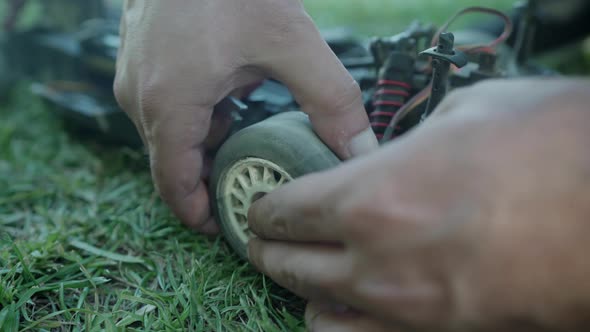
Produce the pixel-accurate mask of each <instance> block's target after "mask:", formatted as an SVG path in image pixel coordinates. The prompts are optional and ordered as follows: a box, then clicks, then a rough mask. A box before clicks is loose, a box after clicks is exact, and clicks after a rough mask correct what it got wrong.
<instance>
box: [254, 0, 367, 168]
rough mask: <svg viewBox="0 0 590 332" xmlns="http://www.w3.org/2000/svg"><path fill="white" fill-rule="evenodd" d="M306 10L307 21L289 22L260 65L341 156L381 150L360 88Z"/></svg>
mask: <svg viewBox="0 0 590 332" xmlns="http://www.w3.org/2000/svg"><path fill="white" fill-rule="evenodd" d="M301 10H302V11H303V12H302V13H301V15H302V18H301V19H299V20H294V21H293V22H290V24H289V28H288V29H286V32H285V37H284V38H283V39H282V40H281V45H278V46H279V47H274V48H273V52H272V53H271V54H268V55H266V56H265V58H264V59H263V61H262V63H261V64H260V65H261V67H262V68H265V69H266V70H267V71H268V72H269V74H270V75H271V76H273V77H275V78H276V79H278V80H280V81H281V82H283V83H285V84H286V85H287V87H288V88H289V90H290V91H291V92H292V93H293V94H294V96H295V99H296V100H297V102H298V103H299V104H300V105H301V110H302V111H303V112H305V113H307V114H308V115H309V118H310V120H311V123H312V125H313V128H314V130H315V132H316V133H317V134H318V136H319V137H320V138H321V139H322V140H323V141H324V143H326V145H328V146H329V147H330V148H331V149H332V150H333V151H334V152H335V153H336V154H338V155H339V156H340V157H341V158H344V159H348V158H351V157H353V156H356V155H360V154H364V153H367V152H369V151H372V150H374V149H376V148H377V147H378V143H377V139H376V137H375V135H374V133H373V131H372V130H371V128H370V126H369V119H368V115H367V112H366V110H365V108H364V104H363V98H362V94H361V90H360V88H359V85H358V84H357V82H356V81H355V80H354V79H353V78H352V76H351V75H350V73H349V72H348V71H347V70H346V68H345V67H344V65H343V64H342V62H341V61H340V60H339V59H338V58H337V57H336V55H335V54H334V52H333V51H332V50H331V49H330V47H329V46H328V44H327V43H326V41H325V40H324V39H323V38H322V36H321V34H320V32H319V31H318V29H317V27H316V26H315V24H314V23H313V21H312V20H311V18H310V17H309V16H308V15H307V14H306V13H305V11H304V9H303V8H302V9H301Z"/></svg>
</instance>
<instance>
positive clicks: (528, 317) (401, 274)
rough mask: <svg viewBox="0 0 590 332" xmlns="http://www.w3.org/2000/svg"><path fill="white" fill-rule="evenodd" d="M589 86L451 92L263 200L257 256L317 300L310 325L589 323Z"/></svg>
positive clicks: (476, 327)
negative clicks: (406, 123)
mask: <svg viewBox="0 0 590 332" xmlns="http://www.w3.org/2000/svg"><path fill="white" fill-rule="evenodd" d="M588 88H589V83H588V81H576V80H570V81H568V80H543V81H541V80H524V81H495V82H488V83H484V84H478V85H476V86H474V87H471V88H467V89H465V90H461V91H460V92H457V93H454V94H453V95H451V96H449V97H447V98H446V99H445V101H443V103H442V105H441V107H439V108H438V110H437V112H436V113H435V114H434V115H433V116H432V117H431V118H430V119H429V120H428V121H426V123H424V124H423V125H421V126H420V127H418V128H417V129H415V130H414V131H412V132H411V133H409V134H408V135H407V136H403V137H401V138H399V139H398V141H396V142H393V143H391V144H388V145H387V146H385V147H383V148H381V149H380V150H378V151H377V152H373V153H372V154H369V155H367V156H365V157H362V158H359V159H357V160H353V161H349V162H346V163H344V164H343V165H341V166H340V167H337V168H335V169H333V170H329V171H325V172H322V173H317V174H311V175H307V176H305V177H302V178H300V179H297V180H295V181H293V182H291V183H289V184H287V185H285V186H283V187H280V188H278V189H277V190H276V191H274V192H272V193H270V194H269V195H267V196H265V197H263V198H261V199H260V200H258V201H257V202H255V203H254V204H253V206H252V207H251V209H250V213H249V223H250V227H251V229H252V230H253V231H254V233H256V234H257V235H258V236H259V239H254V240H252V241H250V246H249V258H250V260H251V261H252V263H253V264H254V265H255V266H256V267H257V268H258V269H259V270H260V271H261V272H263V273H265V274H267V275H268V276H270V277H271V278H272V279H273V280H275V281H276V282H278V283H279V284H280V285H282V286H284V287H286V288H288V289H290V290H291V291H293V292H295V293H296V294H298V295H299V296H301V297H303V298H306V299H308V300H309V301H310V302H309V304H308V308H307V313H306V320H307V325H308V328H310V330H313V331H359V332H360V331H392V330H393V329H400V330H401V331H518V332H522V331H539V330H541V331H545V329H544V328H547V329H548V330H551V331H554V330H555V331H562V330H565V331H569V330H573V329H572V327H573V326H575V327H578V330H587V329H586V328H581V329H580V328H579V327H580V326H584V325H576V324H579V323H584V321H585V318H584V317H586V314H585V311H584V309H582V308H587V307H588V305H590V303H589V302H590V296H588V294H589V292H590V283H589V282H588V281H587V280H588V278H587V276H588V273H590V264H587V259H586V255H587V252H588V250H590V248H589V245H588V241H587V234H588V232H589V231H590V223H588V221H587V219H588V218H587V217H588V215H590V178H589V177H588V174H590V158H589V157H588V149H587V146H588V145H587V142H588V139H589V138H590V135H589V134H588V133H589V131H588V126H589V125H588V123H589V122H588V120H589V119H590V116H589V113H588V112H587V103H588V97H587V91H589V90H588ZM576 313H578V314H579V315H576Z"/></svg>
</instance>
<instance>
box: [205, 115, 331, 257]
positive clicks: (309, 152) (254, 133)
mask: <svg viewBox="0 0 590 332" xmlns="http://www.w3.org/2000/svg"><path fill="white" fill-rule="evenodd" d="M248 157H255V158H260V159H265V160H268V161H270V162H273V163H275V164H276V165H278V166H280V167H281V168H283V169H284V170H285V171H286V172H287V173H288V174H289V175H290V176H291V177H292V178H293V179H295V178H297V177H300V176H302V175H305V174H308V173H312V172H318V171H321V170H325V169H328V168H332V167H335V166H337V165H338V164H340V162H341V161H340V159H339V158H338V157H337V156H336V155H335V154H334V153H333V152H332V151H331V150H330V149H329V148H328V147H327V146H326V145H325V144H324V143H323V142H322V141H321V140H320V139H319V137H318V136H317V135H316V134H315V133H314V132H313V130H312V127H311V124H310V122H309V119H308V117H307V115H305V114H304V113H302V112H286V113H282V114H279V115H275V116H273V117H271V118H268V119H266V120H264V121H262V122H259V123H257V124H254V125H252V126H250V127H247V128H245V129H242V130H241V131H239V132H237V133H236V134H234V135H233V136H231V137H230V138H229V139H228V140H227V141H226V142H225V143H224V144H223V146H222V147H221V148H220V149H219V151H218V152H217V155H216V158H215V161H214V163H213V168H212V174H211V177H210V186H209V188H210V197H211V199H212V204H211V205H212V208H213V213H214V216H215V218H216V219H215V220H217V222H218V223H219V225H220V227H221V230H222V232H223V234H224V235H225V238H226V240H227V241H228V243H229V244H230V246H231V247H232V248H233V249H234V250H235V251H236V252H237V253H238V254H239V255H240V256H241V257H242V258H244V259H247V256H248V247H247V243H243V241H241V240H240V239H239V237H238V236H237V234H236V233H234V231H233V229H232V228H231V226H230V223H229V222H228V220H226V219H225V218H224V215H225V214H224V213H221V212H224V211H222V210H223V209H224V202H225V200H226V199H227V198H228V197H224V195H223V192H222V190H221V188H220V186H221V184H222V180H223V178H224V176H225V175H226V173H227V170H229V169H230V168H231V167H232V166H233V165H234V164H235V163H236V162H238V161H240V160H242V159H245V158H248Z"/></svg>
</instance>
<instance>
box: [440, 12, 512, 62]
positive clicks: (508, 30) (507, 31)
mask: <svg viewBox="0 0 590 332" xmlns="http://www.w3.org/2000/svg"><path fill="white" fill-rule="evenodd" d="M468 13H482V14H491V15H495V16H498V17H500V18H501V19H502V20H503V21H504V31H503V32H502V34H501V35H500V36H499V37H498V38H497V39H495V40H493V41H492V42H490V43H489V44H487V45H476V46H472V47H469V48H466V50H465V51H466V52H474V51H476V50H479V51H481V50H482V49H485V48H489V49H494V48H496V47H497V46H498V45H500V44H501V43H503V42H505V41H506V40H507V39H508V38H510V35H511V34H512V30H513V28H514V24H513V23H512V20H511V19H510V17H508V16H507V15H506V14H504V13H502V12H501V11H499V10H495V9H492V8H486V7H468V8H465V9H463V10H461V11H459V12H457V13H456V14H455V15H453V17H451V18H450V19H449V20H448V21H447V22H446V23H445V24H443V26H442V27H441V28H440V29H439V30H438V31H437V32H436V34H435V35H434V37H433V38H432V42H431V46H432V47H434V46H436V45H437V44H438V39H439V38H440V34H441V33H443V32H445V31H446V30H447V29H448V28H449V26H450V25H451V24H453V22H455V21H456V20H457V19H458V18H459V17H461V16H463V15H465V14H468Z"/></svg>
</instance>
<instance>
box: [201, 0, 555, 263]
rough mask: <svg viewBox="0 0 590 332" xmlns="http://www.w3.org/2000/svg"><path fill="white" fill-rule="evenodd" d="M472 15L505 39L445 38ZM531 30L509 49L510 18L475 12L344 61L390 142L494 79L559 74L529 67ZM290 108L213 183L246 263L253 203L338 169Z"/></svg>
mask: <svg viewBox="0 0 590 332" xmlns="http://www.w3.org/2000/svg"><path fill="white" fill-rule="evenodd" d="M470 12H483V13H489V14H491V15H495V16H498V17H500V18H501V19H502V20H503V21H504V31H503V32H502V34H501V35H500V36H490V35H489V34H485V33H482V32H476V31H466V32H457V33H456V34H452V33H449V32H447V29H448V27H449V25H450V24H451V23H452V22H453V21H454V20H455V19H456V18H457V17H459V16H461V15H464V14H467V13H470ZM531 29H534V27H533V26H530V25H529V24H522V25H521V27H520V28H519V29H518V31H516V33H517V34H518V37H517V39H518V41H517V42H516V47H515V48H509V47H508V46H506V45H505V44H504V42H505V41H506V40H507V39H508V38H509V37H510V36H511V35H512V34H513V30H514V29H513V23H512V21H511V19H510V18H508V17H507V16H505V15H504V14H502V13H500V12H498V11H495V10H492V9H487V8H479V7H474V8H467V9H465V10H463V11H461V12H460V13H458V14H457V15H456V16H455V17H454V18H452V19H451V20H450V21H449V22H448V23H447V24H445V25H444V26H442V27H441V28H439V29H434V28H433V27H431V26H424V25H421V24H418V23H416V24H413V25H412V26H410V27H409V28H408V30H406V31H404V32H403V33H401V34H398V35H395V36H393V37H389V38H377V39H373V40H371V41H370V43H369V45H368V47H366V48H363V47H362V46H361V45H360V44H359V45H354V46H349V49H347V48H346V47H345V48H343V49H344V50H347V51H345V52H344V53H340V54H339V56H340V58H341V60H342V61H343V63H344V64H345V65H346V66H347V68H348V69H349V71H350V72H351V74H352V75H353V77H354V78H355V79H356V80H357V81H358V82H359V84H360V86H361V89H362V92H363V94H364V96H365V102H366V105H365V106H366V110H367V112H368V115H369V118H370V120H371V126H372V129H373V131H374V133H375V135H376V136H377V138H378V139H379V140H380V142H381V143H386V142H388V141H390V140H392V139H395V138H396V137H398V136H400V135H403V134H404V133H405V132H407V131H409V130H411V129H412V128H414V127H415V126H417V125H419V124H420V122H422V121H423V120H424V119H425V118H426V117H428V116H429V115H430V114H431V112H432V111H433V110H434V109H435V108H436V106H437V105H438V104H439V103H440V101H441V100H442V99H443V98H444V97H445V95H446V94H447V92H448V91H450V90H452V89H455V88H459V87H463V86H467V85H471V84H473V83H475V82H478V81H481V80H485V79H490V78H507V77H516V76H525V75H526V76H528V75H554V73H552V72H551V71H548V70H546V69H543V68H538V67H535V66H533V65H531V64H530V63H528V62H527V57H528V56H527V54H528V52H529V49H528V48H529V45H531V43H530V40H528V38H530V36H531V33H530V31H531ZM269 84H270V83H269ZM272 84H278V83H272ZM277 89H278V86H277ZM284 93H287V92H286V91H285V92H284ZM252 97H254V98H255V97H256V94H254V96H251V98H252ZM292 103H293V101H292ZM292 103H289V104H285V105H284V106H283V107H282V108H281V109H280V110H290V109H293V110H294V111H290V112H286V113H282V114H279V115H274V116H272V117H270V118H269V119H267V120H264V121H261V122H258V123H256V124H254V125H251V126H249V127H247V128H245V129H242V130H241V131H239V132H237V133H236V134H234V135H232V136H231V137H230V138H229V139H228V140H227V141H226V142H225V144H224V145H223V146H222V147H221V149H220V150H219V151H218V152H217V156H216V159H215V163H214V167H213V175H212V177H211V182H210V191H211V195H210V196H211V197H213V198H214V199H213V200H212V201H213V208H214V212H215V216H216V218H217V220H218V222H219V223H220V225H221V228H222V229H223V232H224V234H225V236H226V238H227V240H228V242H229V243H230V245H231V246H232V247H233V248H234V249H235V250H236V251H237V252H238V254H240V255H241V256H242V257H244V258H246V256H247V243H248V240H249V239H250V238H251V237H252V236H253V234H252V233H251V232H250V230H249V228H248V218H247V216H248V209H249V207H250V205H251V204H252V203H253V202H254V201H256V200H257V199H259V198H261V197H262V196H264V195H265V194H266V193H268V192H270V191H272V190H273V189H275V188H276V187H278V186H280V185H282V184H284V183H287V182H289V181H291V180H293V179H295V178H297V177H299V176H302V175H305V174H307V173H311V172H317V171H321V170H325V169H328V168H331V167H335V166H337V165H338V164H339V163H340V160H339V159H338V157H337V156H336V155H335V154H334V153H333V152H332V151H330V149H329V148H328V147H327V146H326V145H324V144H323V143H322V141H321V140H320V139H319V138H318V137H317V136H316V135H315V134H314V132H313V130H312V128H311V125H310V123H309V121H308V118H307V116H306V115H305V114H303V113H301V112H298V111H296V109H297V107H296V105H295V104H292Z"/></svg>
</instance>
